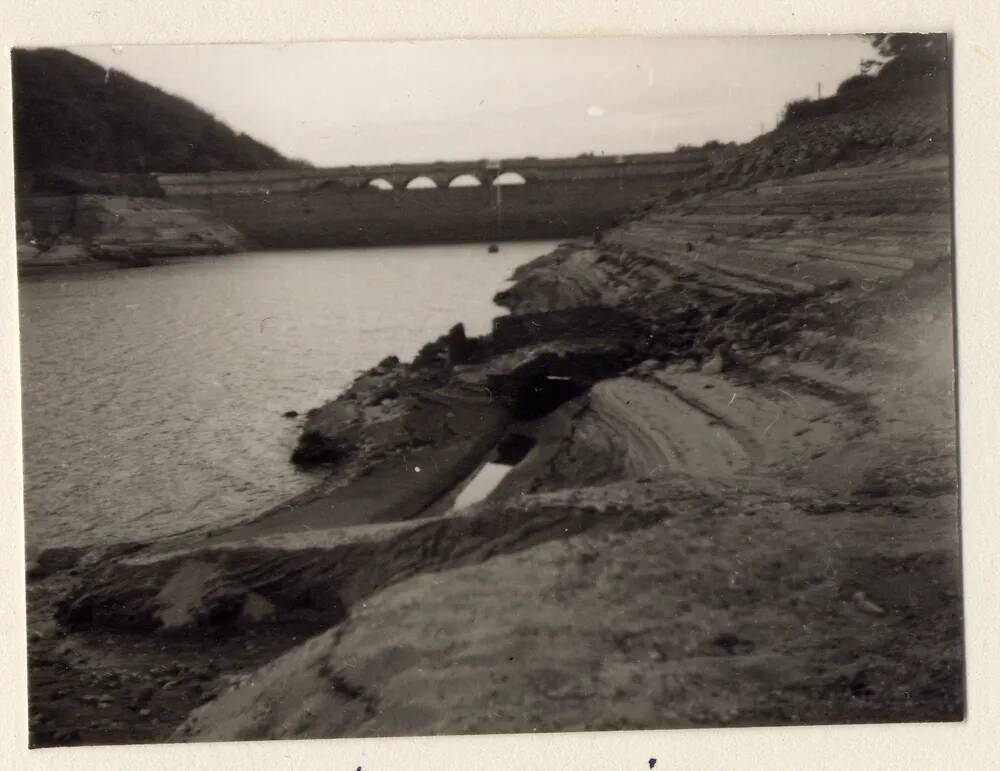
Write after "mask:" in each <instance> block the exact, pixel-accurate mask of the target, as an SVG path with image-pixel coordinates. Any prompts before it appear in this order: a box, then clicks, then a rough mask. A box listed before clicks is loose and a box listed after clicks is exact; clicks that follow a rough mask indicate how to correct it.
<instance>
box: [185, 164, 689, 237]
mask: <svg viewBox="0 0 1000 771" xmlns="http://www.w3.org/2000/svg"><path fill="white" fill-rule="evenodd" d="M685 176H686V175H683V174H675V175H671V176H653V177H640V178H621V179H607V178H604V179H581V180H576V181H572V182H568V181H566V182H544V181H543V182H534V183H528V184H525V185H505V186H500V187H494V186H482V187H452V188H428V189H424V190H378V189H376V188H361V189H350V188H347V189H344V188H338V187H329V188H322V189H319V190H308V191H288V192H277V193H258V194H239V193H211V194H204V195H180V196H171V197H170V200H174V201H176V202H177V203H179V204H181V205H184V206H185V207H188V208H192V209H206V210H208V211H210V212H212V213H213V214H214V215H215V216H216V217H218V218H219V219H220V220H222V221H224V222H227V223H229V224H231V225H232V226H233V227H235V228H236V229H237V230H239V231H240V232H241V233H243V235H244V236H246V237H247V238H248V239H249V240H250V241H252V242H253V243H254V244H256V245H257V246H259V247H261V248H264V249H301V248H323V247H338V246H376V245H382V244H416V243H448V242H463V241H502V240H518V239H531V238H566V237H570V236H576V235H589V234H592V233H594V232H595V231H597V230H601V229H605V228H608V227H611V226H613V225H615V224H617V223H618V222H619V221H620V220H621V219H622V218H623V217H625V216H626V215H627V214H628V213H629V212H631V211H633V210H635V209H637V208H639V207H641V206H642V205H644V204H645V203H646V202H647V201H649V200H650V199H652V198H654V197H656V196H658V195H663V194H666V193H669V192H670V191H671V190H673V189H675V188H676V187H677V186H678V184H679V183H680V181H681V180H683V179H684V177H685Z"/></svg>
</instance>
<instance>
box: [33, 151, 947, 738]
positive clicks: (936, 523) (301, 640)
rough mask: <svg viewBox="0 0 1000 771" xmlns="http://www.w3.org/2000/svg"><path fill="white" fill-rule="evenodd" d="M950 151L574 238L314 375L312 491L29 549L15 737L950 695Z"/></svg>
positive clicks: (285, 729)
mask: <svg viewBox="0 0 1000 771" xmlns="http://www.w3.org/2000/svg"><path fill="white" fill-rule="evenodd" d="M917 133H919V132H917ZM948 175H949V169H948V159H947V157H946V156H944V155H942V154H936V153H932V152H927V151H926V150H924V149H923V148H922V147H920V148H917V149H916V150H913V151H912V152H911V151H906V152H904V151H903V150H899V149H898V148H897V149H893V151H892V153H889V154H888V155H885V156H884V157H878V158H874V159H868V160H867V162H866V163H863V164H858V163H856V164H854V165H851V164H850V163H842V164H840V165H837V166H835V168H831V169H829V170H827V171H822V172H814V173H811V174H807V175H800V176H797V177H796V176H793V177H791V178H789V179H788V180H786V181H784V182H782V183H781V184H771V183H760V184H756V186H754V184H748V185H742V186H738V189H732V188H730V189H724V190H719V191H716V192H701V193H698V194H697V195H695V196H692V197H687V198H684V199H683V200H680V201H678V202H675V203H670V204H662V205H660V206H658V207H656V208H654V209H653V210H651V211H649V212H647V213H646V214H645V215H644V216H643V217H642V218H641V219H638V220H636V221H635V222H632V223H629V224H627V225H625V226H623V227H621V228H618V229H615V230H613V231H609V232H607V233H605V234H604V236H603V238H602V239H601V240H600V241H599V242H586V243H583V242H581V243H570V244H566V245H564V246H562V247H560V248H559V249H557V250H556V251H555V252H553V253H552V254H550V255H547V256H545V257H543V258H540V259H538V260H535V261H533V262H532V263H529V264H528V265H525V266H522V267H521V268H520V269H518V271H517V273H516V274H515V277H514V278H515V279H516V283H515V284H514V286H513V287H512V288H511V289H509V290H507V291H505V292H504V293H502V294H501V295H500V296H499V297H498V301H499V302H500V303H501V304H503V305H505V306H506V307H507V308H509V309H510V310H511V315H510V316H507V317H501V318H499V319H498V320H497V322H496V324H495V327H494V330H493V332H492V334H490V335H488V336H486V337H484V338H479V339H467V338H466V337H465V335H464V333H463V332H462V331H461V330H460V329H455V330H453V331H452V332H451V333H450V334H449V335H446V336H445V337H443V338H442V339H441V340H439V341H436V342H435V343H432V344H429V345H428V346H427V347H426V348H425V349H424V351H422V352H421V354H420V355H419V356H418V357H417V359H416V360H415V361H414V362H412V363H401V362H398V361H396V360H394V359H388V360H386V361H384V362H382V363H381V364H380V365H378V366H377V367H375V368H373V369H372V370H371V371H369V372H368V373H366V374H365V375H363V376H362V377H361V378H359V379H358V380H357V381H356V382H355V384H354V385H353V386H352V387H351V389H349V390H348V391H347V392H346V393H345V394H343V395H341V396H340V397H339V398H338V399H336V400H335V401H333V402H331V403H329V404H327V405H325V406H323V407H320V408H319V409H317V410H315V411H313V412H312V413H311V414H310V415H309V416H308V419H307V422H306V426H305V429H304V432H303V435H302V439H301V442H300V445H299V448H298V450H297V452H296V456H295V459H296V461H297V462H299V463H302V464H312V465H320V466H322V465H325V466H328V473H327V475H326V476H325V478H324V481H323V482H322V483H321V484H320V485H319V486H318V487H317V488H316V489H314V490H312V491H310V492H309V493H308V494H306V495H303V496H300V497H298V498H297V499H293V500H291V501H289V502H287V503H286V504H284V505H282V506H279V507H277V508H276V509H274V510H273V511H270V512H265V513H264V514H263V515H262V516H261V517H260V518H259V519H258V520H256V521H254V522H251V523H250V524H247V525H244V526H241V527H239V528H235V529H231V530H227V531H220V532H215V533H210V534H200V535H198V536H196V537H195V536H188V537H184V538H176V539H172V540H170V541H162V542H159V543H155V544H135V545H132V546H129V547H117V548H115V549H112V550H108V551H105V552H103V553H99V552H91V553H87V554H77V553H73V552H69V551H64V552H60V553H48V554H43V555H41V557H40V560H39V564H38V565H36V566H35V567H34V572H33V581H32V589H31V591H32V598H31V599H32V602H31V608H32V611H31V612H32V613H33V625H32V627H31V628H32V629H34V630H36V632H35V638H34V639H33V640H32V642H31V647H32V656H33V660H34V661H36V662H37V664H38V665H37V666H36V667H33V669H32V678H33V680H32V705H33V707H32V709H33V713H34V714H33V721H32V728H33V741H34V742H35V743H36V744H49V743H66V742H70V743H72V742H122V741H137V740H143V739H151V738H158V739H167V738H173V739H224V738H263V737H293V736H345V735H386V734H412V733H443V732H467V731H476V732H478V731H508V730H525V729H526V728H527V727H529V726H530V727H531V728H537V729H538V730H573V729H594V728H664V727H671V726H690V725H719V724H760V723H801V722H841V721H869V720H908V719H920V720H927V719H957V718H959V717H960V716H961V714H962V681H961V643H960V641H961V619H960V613H961V611H960V599H959V598H960V585H959V576H958V565H959V560H958V519H957V494H956V458H955V446H956V443H955V402H954V387H953V382H954V381H953V369H952V364H953V349H952V338H953V328H952V303H951V297H952V295H951V259H950V195H949V188H948V184H949V183H948ZM511 448H519V449H517V450H516V451H514V450H513V449H511ZM497 460H500V461H504V460H506V462H508V463H514V462H515V461H516V464H515V465H513V468H512V469H511V470H510V472H509V473H507V474H506V475H505V476H504V477H503V479H502V480H501V481H500V482H499V484H498V485H497V486H496V488H495V489H494V490H493V491H492V492H491V493H490V494H489V495H487V496H486V497H485V498H484V499H483V500H481V501H478V502H477V503H474V504H473V505H471V506H467V507H463V508H457V509H456V508H455V507H454V506H453V503H454V500H455V494H456V492H457V491H458V490H459V489H461V487H462V485H463V484H464V483H465V482H466V481H467V480H468V479H469V478H470V476H471V475H473V474H475V472H476V470H477V469H478V468H479V467H480V466H481V464H483V463H484V462H487V461H497ZM166 657H169V659H170V662H172V663H170V664H169V665H168V664H166V663H165V661H164V659H165V658H166ZM165 666H168V667H169V669H170V671H169V672H167V671H165V670H164V669H163V667H165ZM103 673H110V674H103ZM154 719H155V722H154Z"/></svg>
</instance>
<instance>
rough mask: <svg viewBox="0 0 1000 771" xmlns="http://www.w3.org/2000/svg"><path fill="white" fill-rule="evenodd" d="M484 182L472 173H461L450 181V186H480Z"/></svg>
mask: <svg viewBox="0 0 1000 771" xmlns="http://www.w3.org/2000/svg"><path fill="white" fill-rule="evenodd" d="M482 184H483V183H482V182H480V181H479V180H478V179H477V178H476V177H474V176H473V175H472V174H459V175H458V176H457V177H455V178H454V179H453V180H452V181H451V182H449V183H448V187H480V186H481V185H482Z"/></svg>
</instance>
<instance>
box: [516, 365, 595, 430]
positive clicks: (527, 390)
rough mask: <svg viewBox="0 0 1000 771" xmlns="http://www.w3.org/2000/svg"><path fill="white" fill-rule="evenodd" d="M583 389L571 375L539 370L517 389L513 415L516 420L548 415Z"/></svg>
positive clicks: (533, 418)
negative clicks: (551, 373) (552, 373)
mask: <svg viewBox="0 0 1000 771" xmlns="http://www.w3.org/2000/svg"><path fill="white" fill-rule="evenodd" d="M584 390H585V389H584V388H583V387H582V386H581V385H580V383H578V382H577V381H576V380H574V379H573V378H571V377H566V376H559V375H550V374H548V373H545V372H541V373H539V374H536V375H534V376H532V377H530V378H528V380H526V381H525V382H524V383H523V384H522V385H521V387H520V388H519V389H518V391H517V395H516V396H515V400H514V417H515V418H517V419H518V420H535V419H537V418H540V417H542V416H543V415H548V414H549V413H550V412H552V410H554V409H555V408H556V407H558V406H560V405H561V404H564V403H565V402H568V401H569V400H570V399H575V398H576V397H577V396H579V395H580V394H582V393H583V392H584Z"/></svg>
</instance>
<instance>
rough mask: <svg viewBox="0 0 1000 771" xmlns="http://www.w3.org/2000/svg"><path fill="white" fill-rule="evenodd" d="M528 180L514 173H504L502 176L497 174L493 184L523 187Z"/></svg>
mask: <svg viewBox="0 0 1000 771" xmlns="http://www.w3.org/2000/svg"><path fill="white" fill-rule="evenodd" d="M527 182H528V180H526V179H525V178H524V177H522V176H521V175H520V174H518V173H517V172H516V171H505V172H503V173H502V174H498V175H497V178H496V179H494V180H493V184H494V185H497V186H501V185H524V184H527Z"/></svg>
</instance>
